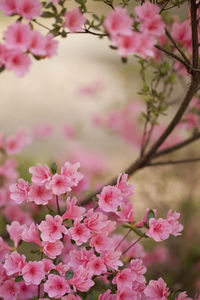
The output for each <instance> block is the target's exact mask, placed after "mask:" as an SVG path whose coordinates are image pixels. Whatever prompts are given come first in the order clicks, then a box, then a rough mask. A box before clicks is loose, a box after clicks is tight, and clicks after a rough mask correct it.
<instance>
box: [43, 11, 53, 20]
mask: <svg viewBox="0 0 200 300" xmlns="http://www.w3.org/2000/svg"><path fill="white" fill-rule="evenodd" d="M41 17H42V18H54V17H55V15H54V14H53V13H52V12H50V11H44V12H43V13H42V14H41Z"/></svg>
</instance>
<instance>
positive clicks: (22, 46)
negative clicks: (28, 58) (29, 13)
mask: <svg viewBox="0 0 200 300" xmlns="http://www.w3.org/2000/svg"><path fill="white" fill-rule="evenodd" d="M30 35H31V29H30V26H29V25H27V24H22V23H21V22H16V23H14V24H11V25H9V26H8V29H7V30H6V32H5V34H4V38H5V42H6V47H7V48H9V49H16V50H21V51H26V50H27V49H28V47H29V44H30Z"/></svg>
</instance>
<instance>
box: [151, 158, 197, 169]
mask: <svg viewBox="0 0 200 300" xmlns="http://www.w3.org/2000/svg"><path fill="white" fill-rule="evenodd" d="M198 161H200V157H196V158H188V159H186V158H185V159H180V160H166V161H157V162H155V163H149V164H147V167H148V166H149V167H156V166H166V165H177V164H185V163H194V162H198Z"/></svg>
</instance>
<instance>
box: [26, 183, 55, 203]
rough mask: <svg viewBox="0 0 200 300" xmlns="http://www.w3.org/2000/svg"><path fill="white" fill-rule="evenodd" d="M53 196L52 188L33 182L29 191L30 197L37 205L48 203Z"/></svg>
mask: <svg viewBox="0 0 200 300" xmlns="http://www.w3.org/2000/svg"><path fill="white" fill-rule="evenodd" d="M52 198H53V195H52V192H51V190H48V189H46V187H45V186H44V185H37V184H34V183H33V184H32V185H31V188H30V191H29V192H28V199H29V201H31V202H34V203H35V204H37V205H46V204H48V202H49V201H50V200H51V199H52Z"/></svg>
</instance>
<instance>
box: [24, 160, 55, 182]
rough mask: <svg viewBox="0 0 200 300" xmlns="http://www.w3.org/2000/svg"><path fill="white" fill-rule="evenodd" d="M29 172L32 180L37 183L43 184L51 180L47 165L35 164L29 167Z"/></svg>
mask: <svg viewBox="0 0 200 300" xmlns="http://www.w3.org/2000/svg"><path fill="white" fill-rule="evenodd" d="M29 173H31V174H32V178H31V180H32V182H33V183H35V184H38V185H43V184H45V183H47V182H49V181H50V180H51V177H52V176H51V172H50V170H49V167H48V166H47V165H44V167H43V166H42V165H41V164H37V165H36V166H35V167H31V168H29Z"/></svg>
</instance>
